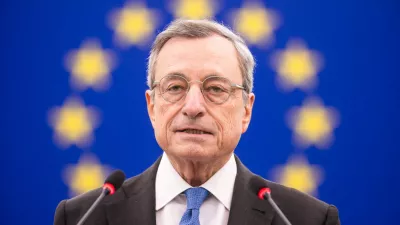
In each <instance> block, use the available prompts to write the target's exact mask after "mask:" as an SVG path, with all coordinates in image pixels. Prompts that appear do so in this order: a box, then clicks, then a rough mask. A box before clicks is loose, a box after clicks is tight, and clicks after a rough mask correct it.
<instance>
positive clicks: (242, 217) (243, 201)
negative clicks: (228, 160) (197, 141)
mask: <svg viewBox="0 0 400 225" xmlns="http://www.w3.org/2000/svg"><path fill="white" fill-rule="evenodd" d="M235 160H236V165H237V176H236V180H235V185H234V190H233V198H232V205H231V209H230V214H229V221H228V225H245V224H248V225H250V224H251V225H258V224H259V225H261V224H262V225H265V224H271V222H272V220H273V217H274V214H275V213H274V210H273V209H272V207H271V206H270V205H269V204H268V202H266V201H264V200H260V199H259V198H258V197H257V193H253V191H252V189H251V187H250V186H249V182H250V179H251V177H253V176H256V175H255V174H253V173H252V172H251V171H250V170H248V169H247V168H246V167H245V166H244V165H243V164H242V162H241V161H240V160H239V158H238V157H237V156H236V155H235ZM160 161H161V156H160V157H159V158H158V159H157V161H156V162H155V163H154V164H153V165H152V166H151V167H149V168H148V169H147V170H145V171H144V172H143V173H142V174H140V175H138V176H135V177H132V178H130V179H128V180H126V182H125V183H124V184H123V186H122V187H121V191H120V192H117V193H116V194H115V195H114V196H113V197H114V201H113V202H112V203H110V204H107V205H106V214H107V220H108V224H109V225H117V224H131V225H135V224H146V225H156V211H155V179H156V175H157V168H158V166H159V164H160Z"/></svg>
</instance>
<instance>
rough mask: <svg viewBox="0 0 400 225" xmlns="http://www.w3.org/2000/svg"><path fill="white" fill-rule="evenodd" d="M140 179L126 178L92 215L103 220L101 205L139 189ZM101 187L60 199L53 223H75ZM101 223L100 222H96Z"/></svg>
mask: <svg viewBox="0 0 400 225" xmlns="http://www.w3.org/2000/svg"><path fill="white" fill-rule="evenodd" d="M139 179H141V178H140V175H137V176H134V177H131V178H129V179H127V180H126V181H125V182H124V183H123V185H122V186H121V188H120V189H119V190H117V191H116V192H115V194H114V195H112V196H106V197H105V198H104V199H103V200H102V202H101V203H100V204H99V206H98V207H97V208H96V210H95V211H93V214H98V215H96V216H93V217H94V218H99V220H102V221H105V218H103V217H104V213H102V210H103V209H102V206H104V205H106V204H112V203H115V202H118V201H120V200H123V199H125V198H126V196H127V195H128V194H130V193H129V190H132V191H135V190H140V187H138V185H137V183H138V182H137V181H138V180H139ZM101 191H102V188H97V189H94V190H91V191H88V192H85V193H83V194H80V195H77V196H75V197H72V198H69V199H64V200H62V201H60V202H59V203H58V205H57V208H56V210H55V215H54V224H55V225H66V224H76V223H77V222H78V220H79V218H81V217H82V216H83V214H85V213H86V212H87V211H88V209H89V208H90V206H91V205H92V204H93V203H94V202H95V201H96V199H97V198H98V197H99V196H100V194H101ZM96 224H101V223H96Z"/></svg>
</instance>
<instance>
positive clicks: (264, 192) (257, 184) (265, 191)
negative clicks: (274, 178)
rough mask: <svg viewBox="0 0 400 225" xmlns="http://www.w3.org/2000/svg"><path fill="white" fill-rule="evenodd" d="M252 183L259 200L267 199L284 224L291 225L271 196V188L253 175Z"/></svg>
mask: <svg viewBox="0 0 400 225" xmlns="http://www.w3.org/2000/svg"><path fill="white" fill-rule="evenodd" d="M250 182H251V183H252V185H251V186H252V187H253V189H254V191H255V192H256V193H257V196H258V198H259V199H261V200H268V202H269V203H270V204H271V205H272V207H273V208H274V209H275V211H276V212H277V213H278V215H279V217H281V219H282V220H283V222H285V224H286V225H292V224H291V223H290V221H289V220H288V219H287V218H286V216H285V214H283V212H282V211H281V209H280V208H279V207H278V205H277V204H276V203H275V201H274V200H273V199H272V196H271V189H270V188H269V187H268V186H267V185H266V182H265V181H264V180H263V179H262V178H259V177H253V178H252V180H251V181H250Z"/></svg>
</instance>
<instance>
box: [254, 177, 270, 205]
mask: <svg viewBox="0 0 400 225" xmlns="http://www.w3.org/2000/svg"><path fill="white" fill-rule="evenodd" d="M250 187H251V190H252V191H253V193H254V194H255V195H257V196H258V198H260V199H262V200H264V199H266V198H267V197H268V194H270V193H271V189H270V188H269V187H268V185H267V182H266V181H265V180H264V179H263V178H261V177H259V176H253V177H252V178H251V179H250Z"/></svg>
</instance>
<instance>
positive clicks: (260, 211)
mask: <svg viewBox="0 0 400 225" xmlns="http://www.w3.org/2000/svg"><path fill="white" fill-rule="evenodd" d="M235 160H236V164H237V175H236V180H235V185H234V189H233V199H232V205H231V209H230V213H229V221H228V225H245V224H247V225H267V224H271V222H272V219H273V217H274V215H275V212H274V210H273V208H272V207H271V206H270V205H269V204H268V202H266V201H263V200H260V199H259V198H258V197H257V194H256V193H253V191H252V190H251V188H250V187H249V181H250V178H251V177H252V176H255V175H254V174H253V173H252V172H250V171H249V170H248V169H247V168H246V167H245V166H244V165H243V164H242V163H241V161H240V160H239V158H238V157H237V156H236V155H235Z"/></svg>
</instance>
